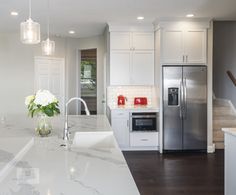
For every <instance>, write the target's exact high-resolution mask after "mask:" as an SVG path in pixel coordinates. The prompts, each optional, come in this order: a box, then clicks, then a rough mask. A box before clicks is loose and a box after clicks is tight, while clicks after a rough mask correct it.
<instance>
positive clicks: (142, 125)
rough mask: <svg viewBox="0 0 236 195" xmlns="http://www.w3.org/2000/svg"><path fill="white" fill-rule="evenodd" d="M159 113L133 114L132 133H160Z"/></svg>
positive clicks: (131, 119)
mask: <svg viewBox="0 0 236 195" xmlns="http://www.w3.org/2000/svg"><path fill="white" fill-rule="evenodd" d="M157 119H158V113H156V112H131V113H130V131H131V132H146V131H158V126H159V125H158V124H157V121H158V120H157Z"/></svg>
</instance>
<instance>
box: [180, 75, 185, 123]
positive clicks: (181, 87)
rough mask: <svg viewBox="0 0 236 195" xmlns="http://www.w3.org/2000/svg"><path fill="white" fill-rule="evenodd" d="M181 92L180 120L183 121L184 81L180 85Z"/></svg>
mask: <svg viewBox="0 0 236 195" xmlns="http://www.w3.org/2000/svg"><path fill="white" fill-rule="evenodd" d="M179 90H180V99H179V117H180V119H183V112H182V109H183V96H184V94H183V93H184V92H183V81H182V79H181V80H180V84H179Z"/></svg>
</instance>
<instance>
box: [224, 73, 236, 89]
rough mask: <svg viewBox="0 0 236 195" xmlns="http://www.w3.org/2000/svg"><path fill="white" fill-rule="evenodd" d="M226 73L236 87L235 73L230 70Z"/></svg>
mask: <svg viewBox="0 0 236 195" xmlns="http://www.w3.org/2000/svg"><path fill="white" fill-rule="evenodd" d="M226 73H227V75H228V76H229V78H230V79H231V81H232V82H233V84H234V86H236V79H235V77H234V75H233V73H232V72H231V71H229V70H227V71H226Z"/></svg>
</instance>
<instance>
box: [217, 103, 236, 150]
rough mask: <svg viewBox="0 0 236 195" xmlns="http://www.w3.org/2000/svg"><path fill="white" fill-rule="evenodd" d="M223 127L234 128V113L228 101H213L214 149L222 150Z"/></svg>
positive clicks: (235, 120)
mask: <svg viewBox="0 0 236 195" xmlns="http://www.w3.org/2000/svg"><path fill="white" fill-rule="evenodd" d="M224 127H236V113H235V111H234V108H233V107H232V105H231V103H230V102H229V101H228V100H224V99H214V100H213V142H214V143H215V146H216V149H223V148H224V133H223V132H222V131H221V128H224Z"/></svg>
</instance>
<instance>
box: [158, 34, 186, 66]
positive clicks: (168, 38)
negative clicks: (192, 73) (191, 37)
mask: <svg viewBox="0 0 236 195" xmlns="http://www.w3.org/2000/svg"><path fill="white" fill-rule="evenodd" d="M183 52H184V45H183V31H182V30H163V39H162V63H163V64H176V63H180V64H182V63H183V61H184V59H183Z"/></svg>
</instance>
